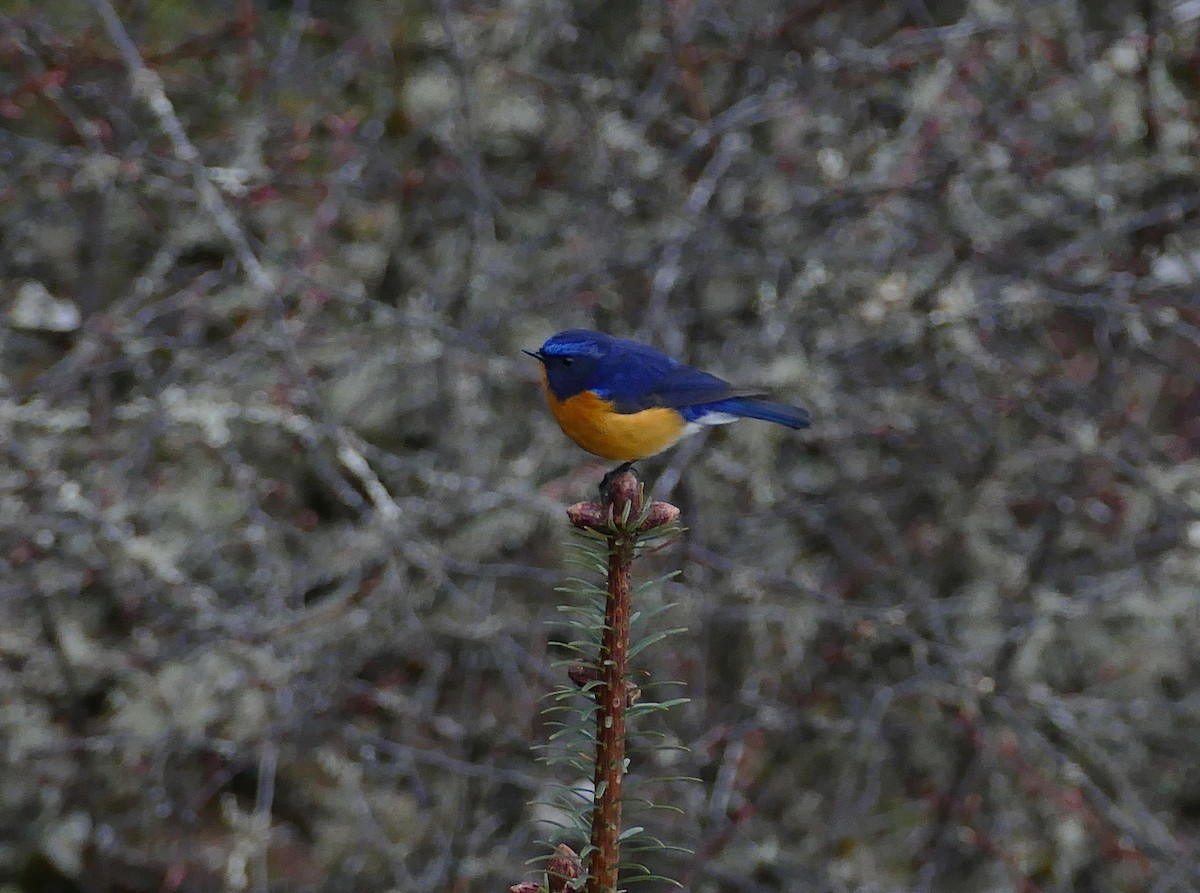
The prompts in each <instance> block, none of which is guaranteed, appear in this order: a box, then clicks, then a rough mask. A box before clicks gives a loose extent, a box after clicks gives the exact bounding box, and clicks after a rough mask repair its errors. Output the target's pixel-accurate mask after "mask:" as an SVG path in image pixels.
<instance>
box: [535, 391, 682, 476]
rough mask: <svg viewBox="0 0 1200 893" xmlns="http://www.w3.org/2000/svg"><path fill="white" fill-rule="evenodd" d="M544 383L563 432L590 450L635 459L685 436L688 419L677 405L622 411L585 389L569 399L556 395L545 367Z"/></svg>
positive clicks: (551, 408)
mask: <svg viewBox="0 0 1200 893" xmlns="http://www.w3.org/2000/svg"><path fill="white" fill-rule="evenodd" d="M542 386H543V388H544V389H545V391H546V399H547V400H548V401H549V402H550V411H551V412H552V413H554V418H555V419H556V420H557V421H558V426H559V427H560V428H562V429H563V433H564V434H566V435H567V437H569V438H571V440H573V441H575V442H576V443H577V444H579V445H580V446H581V447H583V448H584V449H585V450H587V451H588V452H589V453H594V454H595V455H597V456H600V457H602V458H604V459H613V460H616V461H618V462H633V461H636V460H638V459H644V458H646V457H647V456H653V455H654V454H655V453H661V452H662V451H663V450H665V449H666V448H667V447H669V446H671V445H673V444H674V443H675V442H676V441H677V440H679V438H681V437H682V436H683V429H684V427H685V422H684V420H683V417H682V416H681V415H680V414H679V413H678V412H676V411H675V410H674V409H667V408H665V407H655V408H653V409H643V410H642V411H641V412H631V413H621V412H616V411H615V410H614V409H613V404H612V403H611V402H610V401H608V400H604V399H602V398H601V397H597V396H596V395H595V394H594V393H593V392H591V391H583V392H581V393H579V394H576V395H575V396H574V397H568V398H567V399H566V400H559V399H558V398H556V397H555V396H554V392H553V391H551V390H550V387H549V385H548V384H547V383H546V370H545V369H543V370H542Z"/></svg>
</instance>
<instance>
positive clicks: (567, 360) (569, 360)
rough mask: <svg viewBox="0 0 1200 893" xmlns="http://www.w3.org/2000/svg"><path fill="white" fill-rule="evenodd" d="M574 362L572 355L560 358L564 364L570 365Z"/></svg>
mask: <svg viewBox="0 0 1200 893" xmlns="http://www.w3.org/2000/svg"><path fill="white" fill-rule="evenodd" d="M574 362H575V358H574V357H563V358H562V364H563V365H564V366H570V365H571V364H572V363H574Z"/></svg>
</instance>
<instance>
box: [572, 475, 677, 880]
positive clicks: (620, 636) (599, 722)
mask: <svg viewBox="0 0 1200 893" xmlns="http://www.w3.org/2000/svg"><path fill="white" fill-rule="evenodd" d="M567 515H568V517H569V518H570V519H571V523H572V524H574V525H575V526H576V527H581V528H591V529H593V530H596V531H599V532H600V533H603V534H605V535H606V536H607V537H608V554H609V557H608V598H607V599H606V601H605V607H604V631H603V633H602V637H601V641H600V653H599V655H598V657H597V663H596V678H598V679H599V680H600V684H599V685H597V686H596V687H595V688H594V689H592V690H593V691H594V692H595V697H596V767H595V803H594V805H593V808H592V839H591V854H590V856H589V861H588V880H587V886H586V887H585V890H586V893H612V891H615V890H616V889H617V869H618V866H619V865H620V862H621V859H620V840H621V789H622V785H623V782H624V778H625V711H626V709H627V707H628V706H629V704H630V703H632V701H633V700H634V699H632V698H630V697H629V689H630V679H629V615H630V607H629V600H630V592H631V590H632V585H631V582H630V579H631V569H632V564H633V556H634V550H635V548H636V546H637V540H638V537H639V536H640V535H642V534H644V533H645V532H647V531H648V530H651V529H653V528H655V527H659V526H661V525H663V524H669V523H670V522H672V521H674V520H675V519H676V518H677V517H679V509H677V508H675V506H673V505H668V504H666V503H664V502H656V503H653V504H652V505H651V506H650V510H649V511H648V512H646V513H645V516H644V517H643V514H642V492H641V485H640V484H639V482H638V479H637V478H636V477H635V476H634V475H633V474H632V473H631V472H625V473H624V474H621V475H619V476H618V477H617V478H616V479H615V480H613V481H612V483H611V484H610V485H609V487H608V492H607V493H605V494H604V501H603V502H602V503H596V502H581V503H578V504H576V505H573V506H571V507H570V508H569V509H568V510H567Z"/></svg>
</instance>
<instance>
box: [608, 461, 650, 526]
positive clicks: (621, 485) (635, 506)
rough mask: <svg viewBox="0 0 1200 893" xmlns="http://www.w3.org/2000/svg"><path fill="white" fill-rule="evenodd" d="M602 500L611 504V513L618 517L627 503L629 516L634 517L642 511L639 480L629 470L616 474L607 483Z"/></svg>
mask: <svg viewBox="0 0 1200 893" xmlns="http://www.w3.org/2000/svg"><path fill="white" fill-rule="evenodd" d="M604 501H605V502H606V503H607V504H608V505H611V506H612V509H613V515H614V516H616V517H618V518H619V517H621V515H623V514H624V513H625V504H626V503H629V517H630V518H636V517H637V516H638V515H640V514H641V513H642V485H641V482H639V481H638V479H637V476H636V475H635V474H634V473H633V472H631V471H627V472H625V473H624V474H620V475H617V478H616V480H614V481H612V483H610V484H609V485H608V492H607V493H606V494H604Z"/></svg>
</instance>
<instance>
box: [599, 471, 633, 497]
mask: <svg viewBox="0 0 1200 893" xmlns="http://www.w3.org/2000/svg"><path fill="white" fill-rule="evenodd" d="M627 471H632V472H633V476H634V477H637V469H635V468H634V467H633V463H632V462H622V463H621V464H620V465H618V466H617V467H616V468H614V469H613V470H612V471H610V472H609V473H608V474H606V475H605V476H604V477H602V478H601V479H600V500H601V501H604V500H605V499H607V498H608V488H609V487H611V486H612V482H613V481H615V480H616V479H617V478H619V477H620V476H621V475H623V474H624V473H625V472H627Z"/></svg>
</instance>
